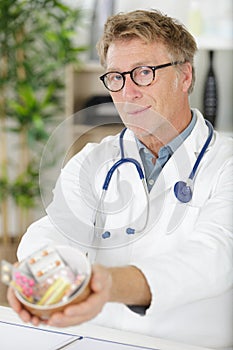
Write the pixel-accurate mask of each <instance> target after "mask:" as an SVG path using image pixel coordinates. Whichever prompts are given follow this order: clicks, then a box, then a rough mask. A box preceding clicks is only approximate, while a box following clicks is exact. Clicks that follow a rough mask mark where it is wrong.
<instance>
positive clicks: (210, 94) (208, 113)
mask: <svg viewBox="0 0 233 350" xmlns="http://www.w3.org/2000/svg"><path fill="white" fill-rule="evenodd" d="M213 61H214V51H212V50H211V51H209V69H208V73H207V76H206V80H205V86H204V100H203V108H204V117H205V118H206V119H208V120H209V121H210V122H211V123H212V124H213V125H214V126H215V125H216V118H217V107H218V95H217V93H218V90H217V80H216V75H215V72H214V67H213Z"/></svg>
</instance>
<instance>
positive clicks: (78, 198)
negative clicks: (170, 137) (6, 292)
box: [18, 110, 233, 349]
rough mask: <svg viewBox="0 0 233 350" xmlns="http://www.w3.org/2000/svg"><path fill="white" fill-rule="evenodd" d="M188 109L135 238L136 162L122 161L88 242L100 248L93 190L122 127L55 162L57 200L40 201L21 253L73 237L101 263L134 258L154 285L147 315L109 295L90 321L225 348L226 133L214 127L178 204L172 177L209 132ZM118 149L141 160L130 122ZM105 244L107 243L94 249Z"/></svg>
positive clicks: (230, 278)
mask: <svg viewBox="0 0 233 350" xmlns="http://www.w3.org/2000/svg"><path fill="white" fill-rule="evenodd" d="M195 112H196V114H197V123H196V125H195V127H194V129H193V131H192V133H191V135H190V136H189V137H188V138H187V139H186V140H185V141H184V143H183V145H182V146H181V147H179V148H178V149H177V151H176V152H175V153H174V154H173V156H172V157H171V158H170V160H169V161H168V162H167V164H166V165H165V166H164V168H163V170H162V172H161V174H160V175H159V178H158V180H157V181H156V183H155V185H154V186H153V188H152V190H151V192H150V194H149V199H150V216H149V222H148V225H147V229H146V230H145V231H146V232H145V234H143V235H142V234H138V235H137V234H136V238H137V239H134V238H135V237H133V238H132V236H133V235H127V234H126V233H125V232H124V229H125V227H127V225H129V222H130V225H131V226H132V225H135V227H139V226H143V220H145V212H144V209H145V208H146V199H145V198H146V197H145V194H144V191H143V186H142V184H141V182H140V179H139V176H138V174H137V172H136V170H135V169H134V166H133V165H130V164H124V165H121V166H120V167H119V168H118V170H117V171H116V174H114V175H113V177H112V180H111V183H110V185H109V190H108V191H109V193H108V194H107V196H106V201H105V203H107V205H106V207H107V210H108V215H107V216H104V215H103V217H102V224H103V225H105V226H106V229H107V230H109V231H110V232H111V233H112V236H111V237H110V238H108V239H105V240H103V239H98V240H97V243H96V241H95V244H97V245H99V247H100V249H98V252H97V254H95V250H94V249H92V248H90V247H89V245H90V244H92V243H93V220H94V215H95V209H96V206H97V202H98V201H97V200H96V198H97V197H99V195H100V192H101V186H102V185H103V181H104V178H105V175H106V172H107V170H108V169H109V168H110V166H111V165H112V164H113V163H114V162H115V161H116V160H118V159H119V157H120V151H119V136H111V137H107V138H105V139H104V140H103V141H102V142H101V143H100V144H89V145H87V146H86V147H84V149H83V150H82V151H81V152H80V153H79V154H77V155H75V157H73V158H72V160H70V161H69V162H68V164H67V165H66V166H65V167H64V169H62V172H61V176H60V178H59V180H58V182H57V185H56V189H55V191H54V200H53V202H52V203H51V204H50V206H49V207H48V208H47V212H48V213H49V215H47V216H45V217H44V218H42V219H41V220H39V221H37V222H35V223H33V224H32V225H31V226H30V227H29V229H28V231H27V232H26V234H25V235H24V237H23V239H22V241H21V244H20V246H19V249H18V257H19V259H23V258H24V257H26V256H27V255H29V254H30V253H32V252H33V251H35V250H36V249H38V248H39V247H41V246H44V245H45V244H47V243H51V242H55V243H56V244H70V245H73V246H78V247H80V248H81V249H83V250H84V251H88V252H89V255H90V256H91V257H94V259H95V260H96V261H98V262H100V263H102V264H105V265H108V266H119V265H125V264H131V265H135V266H137V267H138V268H139V269H140V270H141V271H142V272H143V273H144V275H145V277H146V279H147V281H148V284H149V286H150V289H151V293H152V302H151V305H150V307H149V308H148V309H147V311H146V314H145V315H143V316H142V315H139V314H137V313H135V312H133V311H132V310H130V309H129V308H128V307H127V306H125V305H122V304H117V303H108V304H107V305H106V306H105V307H104V309H103V311H102V312H101V314H100V315H99V316H97V317H96V318H95V319H94V320H93V321H91V322H94V323H97V324H102V325H106V326H108V327H115V328H119V329H123V330H130V331H134V332H139V333H143V334H147V335H152V336H156V337H161V338H166V339H172V340H175V341H181V342H185V343H189V344H194V345H200V346H207V347H214V348H219V349H220V348H221V349H223V348H229V349H231V348H232V347H233V339H232V330H233V310H232V286H233V275H232V262H233V258H232V254H233V242H232V232H233V229H232V226H233V219H232V200H233V194H232V191H233V184H232V181H233V176H232V175H233V171H232V169H233V157H232V151H233V143H232V139H230V138H225V137H223V136H221V135H219V134H218V133H217V132H214V136H213V138H212V140H211V143H210V145H209V147H208V149H207V151H206V153H205V155H204V157H203V159H202V161H201V163H200V165H199V167H198V170H197V173H196V176H195V179H194V187H193V198H192V200H191V201H190V202H189V203H187V204H182V203H179V202H178V200H177V199H176V198H175V196H174V191H173V188H174V184H175V183H176V182H177V181H180V180H183V181H186V180H187V178H188V176H189V174H190V172H191V169H192V167H193V165H194V163H195V160H196V158H197V155H198V154H199V152H200V150H201V149H202V147H203V144H204V143H205V140H206V139H207V137H208V128H207V126H206V124H205V122H204V119H203V116H202V115H201V113H200V112H199V111H197V110H196V111H195ZM124 150H125V156H126V157H131V158H135V159H137V160H138V161H139V162H140V163H141V160H140V156H139V153H138V150H137V146H136V143H135V140H134V136H133V134H132V132H131V131H129V130H127V132H126V134H125V136H124ZM119 184H120V185H119ZM105 209H106V208H105ZM138 218H139V219H138ZM134 222H135V223H134ZM131 240H133V241H132V242H131ZM77 241H78V242H77ZM106 242H107V243H106ZM129 243H130V244H129ZM103 246H104V247H105V248H106V247H107V249H101V248H102V247H103Z"/></svg>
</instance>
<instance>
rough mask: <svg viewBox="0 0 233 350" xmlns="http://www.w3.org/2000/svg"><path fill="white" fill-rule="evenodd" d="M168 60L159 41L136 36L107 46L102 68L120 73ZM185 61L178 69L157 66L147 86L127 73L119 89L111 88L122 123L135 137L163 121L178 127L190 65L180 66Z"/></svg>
mask: <svg viewBox="0 0 233 350" xmlns="http://www.w3.org/2000/svg"><path fill="white" fill-rule="evenodd" d="M170 61H171V59H170V58H169V55H168V52H167V49H166V47H165V46H164V45H163V44H161V43H155V42H154V43H150V44H146V43H144V42H143V41H141V40H140V39H132V40H130V41H115V42H113V43H112V44H111V45H110V47H109V49H108V53H107V58H106V64H107V70H106V71H107V72H110V71H117V72H119V73H122V72H126V71H131V70H132V69H134V68H135V67H138V66H157V65H161V64H165V63H169V62H170ZM185 65H189V63H185V64H184V65H182V71H178V69H177V67H176V66H170V67H166V68H163V69H159V70H157V71H156V73H155V76H156V78H155V80H154V81H153V82H152V83H151V85H149V86H138V85H136V84H135V83H134V82H133V81H132V80H131V78H130V75H129V74H127V75H126V76H125V78H126V80H125V85H124V87H123V88H122V90H120V91H118V92H111V96H112V99H113V101H114V103H115V105H116V108H117V109H118V111H119V114H120V116H121V118H122V120H123V122H124V124H125V125H126V126H128V127H129V128H130V129H131V130H133V131H134V133H135V134H136V135H137V136H138V137H139V138H140V137H143V136H146V135H148V134H152V135H153V134H156V132H157V131H158V130H159V129H161V128H163V126H164V124H169V125H171V126H172V128H177V130H179V123H180V121H179V120H180V119H181V116H182V115H183V114H184V112H186V109H187V104H188V87H189V85H190V82H191V80H190V79H191V71H190V67H188V68H183V66H185ZM189 66H190V65H189ZM183 71H184V72H183ZM185 71H186V73H185ZM187 74H189V77H188V78H187ZM166 129H167V127H166V128H164V130H166Z"/></svg>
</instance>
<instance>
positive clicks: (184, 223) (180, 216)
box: [166, 201, 200, 235]
mask: <svg viewBox="0 0 233 350" xmlns="http://www.w3.org/2000/svg"><path fill="white" fill-rule="evenodd" d="M170 209H171V210H170V213H169V219H168V221H167V230H166V233H167V234H168V235H170V234H174V233H179V234H181V233H184V234H186V233H187V232H190V231H192V230H193V229H194V226H195V223H196V221H197V218H198V215H199V212H200V208H199V207H194V206H192V205H190V204H189V203H180V202H178V201H177V203H173V204H172V205H171V206H170Z"/></svg>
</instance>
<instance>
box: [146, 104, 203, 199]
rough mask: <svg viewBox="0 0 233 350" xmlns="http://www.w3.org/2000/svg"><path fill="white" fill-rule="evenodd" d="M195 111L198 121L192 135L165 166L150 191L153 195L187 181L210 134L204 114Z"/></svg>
mask: <svg viewBox="0 0 233 350" xmlns="http://www.w3.org/2000/svg"><path fill="white" fill-rule="evenodd" d="M195 113H196V115H197V122H196V125H195V127H194V129H193V131H192V133H191V135H190V136H189V137H187V139H186V140H185V141H184V142H183V144H182V145H181V146H180V147H179V148H178V149H177V150H176V151H175V152H174V154H173V156H172V157H171V158H170V159H169V160H168V162H167V163H166V164H165V166H164V167H163V171H162V172H161V173H160V175H159V177H158V179H157V181H156V183H155V185H154V186H153V188H152V190H151V192H150V196H151V197H153V198H155V197H157V196H159V195H160V194H161V193H164V192H165V191H167V190H168V189H169V188H173V187H174V185H175V183H176V182H178V181H185V182H186V181H187V179H188V177H189V175H190V173H191V171H192V169H193V166H194V164H195V161H196V159H197V156H198V154H199V153H200V151H201V149H202V147H203V145H204V143H205V141H206V138H207V136H208V127H207V126H206V124H205V121H204V118H203V116H202V115H201V113H200V112H199V111H197V110H195Z"/></svg>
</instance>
